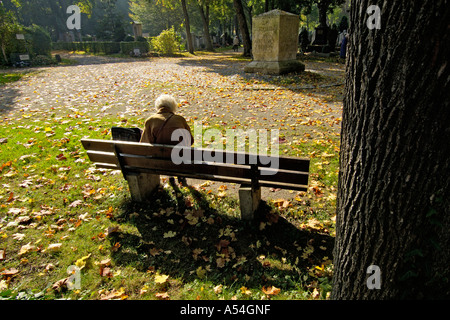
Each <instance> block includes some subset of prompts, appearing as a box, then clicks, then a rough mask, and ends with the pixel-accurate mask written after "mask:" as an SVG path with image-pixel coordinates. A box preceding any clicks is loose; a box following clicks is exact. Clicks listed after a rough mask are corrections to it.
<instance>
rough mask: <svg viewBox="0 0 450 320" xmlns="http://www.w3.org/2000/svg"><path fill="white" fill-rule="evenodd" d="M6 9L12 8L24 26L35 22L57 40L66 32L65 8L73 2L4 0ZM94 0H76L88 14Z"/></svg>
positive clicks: (64, 0)
mask: <svg viewBox="0 0 450 320" xmlns="http://www.w3.org/2000/svg"><path fill="white" fill-rule="evenodd" d="M3 2H4V5H5V8H6V9H9V10H13V11H14V12H15V14H16V16H17V18H18V22H19V23H20V24H23V25H25V26H30V25H32V24H36V25H39V26H42V27H44V28H45V29H47V30H48V31H49V32H50V34H51V35H52V38H53V39H54V40H57V39H58V38H60V37H61V36H62V34H64V33H66V32H67V31H68V30H67V25H66V21H67V18H68V14H67V12H66V10H67V8H68V7H69V6H70V5H72V4H74V3H73V1H70V0H12V1H11V0H8V1H6V0H4V1H3ZM94 2H95V0H78V1H77V3H76V4H77V5H78V6H79V7H80V9H81V12H82V13H84V14H87V15H90V14H91V12H92V8H93V6H94Z"/></svg>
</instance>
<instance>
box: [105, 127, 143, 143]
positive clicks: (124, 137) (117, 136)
mask: <svg viewBox="0 0 450 320" xmlns="http://www.w3.org/2000/svg"><path fill="white" fill-rule="evenodd" d="M111 134H112V138H113V140H119V141H130V142H139V141H141V135H142V130H141V129H140V128H121V127H112V128H111Z"/></svg>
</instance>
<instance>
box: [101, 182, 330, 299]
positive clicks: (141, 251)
mask: <svg viewBox="0 0 450 320" xmlns="http://www.w3.org/2000/svg"><path fill="white" fill-rule="evenodd" d="M212 197H215V196H213V195H208V194H206V193H204V192H199V191H197V190H195V189H194V188H183V189H182V190H180V189H178V187H176V186H174V187H168V188H167V187H166V188H159V189H158V191H156V192H155V193H154V194H153V196H152V198H151V199H149V202H148V203H146V204H137V203H132V202H126V203H123V206H122V208H121V211H122V215H121V216H119V217H118V218H117V222H119V223H121V224H131V225H133V226H135V227H136V228H137V230H138V233H135V232H134V233H133V234H131V233H127V232H123V231H119V232H116V233H113V234H112V237H111V238H110V241H111V243H112V244H115V243H116V242H119V243H120V245H121V246H120V248H119V250H117V251H116V252H115V253H113V254H112V259H113V260H114V263H115V264H116V265H123V266H127V265H132V266H133V267H135V268H137V269H138V270H139V271H141V272H145V271H146V270H148V269H151V270H153V269H155V270H159V272H161V273H164V274H168V275H170V276H171V277H173V278H178V279H180V280H181V281H183V282H184V283H186V282H189V281H193V280H194V279H198V278H201V279H204V280H205V281H209V282H212V283H214V284H224V285H235V286H237V288H240V287H241V286H243V285H245V286H246V287H248V288H252V287H253V288H261V286H262V285H264V286H270V285H273V286H276V287H278V288H282V289H285V290H286V289H295V288H296V287H297V286H298V285H299V283H300V282H302V280H301V279H302V276H303V275H305V274H307V272H308V268H313V266H316V265H319V266H320V265H321V264H322V263H323V260H324V257H328V259H332V249H333V244H334V238H333V237H331V236H329V235H324V234H319V233H313V232H308V231H305V230H302V229H299V228H297V227H295V226H294V225H293V224H291V223H290V222H288V221H287V220H285V219H284V218H282V217H281V216H279V215H278V214H277V213H276V212H274V210H273V208H271V207H270V206H269V205H267V204H266V203H264V202H262V203H261V205H260V209H259V210H258V213H257V218H256V219H255V220H254V221H242V220H241V219H240V218H239V217H238V216H237V215H238V213H239V210H238V208H239V205H238V203H237V202H236V201H234V200H232V199H225V198H216V199H218V201H214V200H212ZM224 202H228V205H229V207H228V211H225V210H222V208H221V207H220V205H221V204H222V203H224ZM214 203H216V204H217V203H219V208H215V205H214ZM230 208H232V209H231V210H230ZM226 212H228V213H226ZM230 212H233V213H231V214H230ZM262 226H264V228H263V229H262V230H261V227H262ZM308 245H309V247H314V248H315V250H314V252H310V253H309V254H308V255H307V256H306V257H305V256H304V255H303V256H302V254H303V253H304V251H303V250H304V249H305V248H306V247H308ZM319 247H321V248H322V249H319ZM324 248H326V249H324Z"/></svg>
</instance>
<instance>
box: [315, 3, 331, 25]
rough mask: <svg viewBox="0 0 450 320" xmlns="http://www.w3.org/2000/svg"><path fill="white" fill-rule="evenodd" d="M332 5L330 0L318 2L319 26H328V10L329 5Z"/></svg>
mask: <svg viewBox="0 0 450 320" xmlns="http://www.w3.org/2000/svg"><path fill="white" fill-rule="evenodd" d="M329 6H330V1H329V0H321V1H320V2H319V3H318V4H317V9H318V10H319V27H324V28H326V27H327V26H328V25H327V11H328V7H329Z"/></svg>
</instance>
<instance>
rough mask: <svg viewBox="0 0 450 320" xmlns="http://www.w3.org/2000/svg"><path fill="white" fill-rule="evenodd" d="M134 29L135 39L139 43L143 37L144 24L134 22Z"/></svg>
mask: <svg viewBox="0 0 450 320" xmlns="http://www.w3.org/2000/svg"><path fill="white" fill-rule="evenodd" d="M132 27H133V35H134V39H135V40H136V41H137V40H138V38H139V37H142V23H140V22H137V21H133V25H132Z"/></svg>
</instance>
